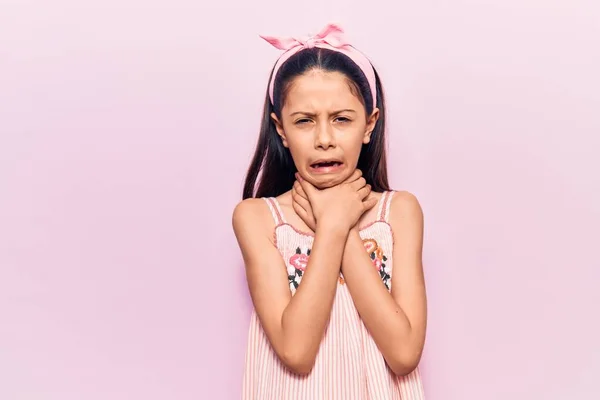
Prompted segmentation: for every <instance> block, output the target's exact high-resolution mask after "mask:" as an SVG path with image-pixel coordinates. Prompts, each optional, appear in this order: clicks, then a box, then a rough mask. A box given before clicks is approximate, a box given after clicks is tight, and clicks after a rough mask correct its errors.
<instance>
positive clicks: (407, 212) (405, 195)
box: [390, 190, 423, 224]
mask: <svg viewBox="0 0 600 400" xmlns="http://www.w3.org/2000/svg"><path fill="white" fill-rule="evenodd" d="M399 219H403V220H407V219H408V220H411V221H414V222H415V223H419V221H421V222H420V223H421V224H422V220H423V209H422V208H421V204H420V203H419V200H418V199H417V196H415V195H414V194H413V193H411V192H408V191H405V190H401V191H395V192H394V195H393V197H392V201H391V204H390V220H391V221H390V222H393V221H394V220H395V221H398V220H399Z"/></svg>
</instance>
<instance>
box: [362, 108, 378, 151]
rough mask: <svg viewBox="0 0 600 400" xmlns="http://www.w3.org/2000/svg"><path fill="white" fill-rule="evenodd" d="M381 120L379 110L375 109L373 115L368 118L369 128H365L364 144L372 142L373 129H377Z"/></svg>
mask: <svg viewBox="0 0 600 400" xmlns="http://www.w3.org/2000/svg"><path fill="white" fill-rule="evenodd" d="M378 119H379V108H375V109H374V110H373V112H372V113H371V116H369V118H367V126H366V128H365V136H364V137H363V143H364V144H367V143H369V142H370V141H371V134H372V133H373V129H375V124H376V123H377V120H378Z"/></svg>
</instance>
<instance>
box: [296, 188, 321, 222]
mask: <svg viewBox="0 0 600 400" xmlns="http://www.w3.org/2000/svg"><path fill="white" fill-rule="evenodd" d="M292 207H294V211H296V214H298V216H299V217H300V218H301V219H302V221H304V223H305V224H306V226H308V227H309V228H310V230H312V231H313V232H314V231H315V230H316V229H317V221H316V220H315V216H314V214H313V211H312V207H311V206H310V202H309V201H308V196H307V195H306V192H304V189H302V185H301V184H300V182H299V181H296V182H294V186H293V187H292Z"/></svg>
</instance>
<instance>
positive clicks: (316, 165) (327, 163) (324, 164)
mask: <svg viewBox="0 0 600 400" xmlns="http://www.w3.org/2000/svg"><path fill="white" fill-rule="evenodd" d="M340 165H342V163H341V162H339V161H321V162H316V163H314V164H311V165H310V166H311V167H313V168H327V167H339V166H340Z"/></svg>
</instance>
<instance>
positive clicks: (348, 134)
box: [271, 70, 379, 189]
mask: <svg viewBox="0 0 600 400" xmlns="http://www.w3.org/2000/svg"><path fill="white" fill-rule="evenodd" d="M271 117H272V118H273V120H274V122H275V126H276V127H277V132H278V133H279V136H281V139H282V141H283V145H284V146H285V147H287V148H288V149H289V150H290V153H291V154H292V158H293V159H294V164H295V165H296V169H297V170H298V172H299V173H300V175H301V176H302V177H303V178H304V179H306V180H307V181H309V182H310V183H312V184H313V185H314V186H316V187H317V188H320V189H324V188H327V187H331V186H335V185H337V184H339V183H341V182H343V181H344V180H345V179H346V178H348V177H349V176H350V175H351V174H352V173H353V172H354V170H355V169H356V165H357V163H358V157H359V155H360V151H361V149H362V145H363V144H366V143H369V140H370V138H371V132H372V131H373V129H374V127H375V123H376V122H377V118H378V117H379V110H378V109H375V110H373V113H372V114H371V115H370V116H367V115H366V112H365V107H364V106H363V104H362V103H361V101H360V100H359V98H358V97H357V94H354V93H353V91H352V90H351V86H350V83H349V81H348V78H347V77H346V76H345V75H343V74H342V73H339V72H325V71H322V70H312V71H309V72H307V73H306V74H304V75H301V76H299V77H297V78H296V79H294V81H293V82H292V83H291V86H290V87H289V90H288V93H287V96H286V99H285V104H284V106H283V109H282V110H281V120H280V119H278V118H277V116H276V115H275V114H272V115H271Z"/></svg>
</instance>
